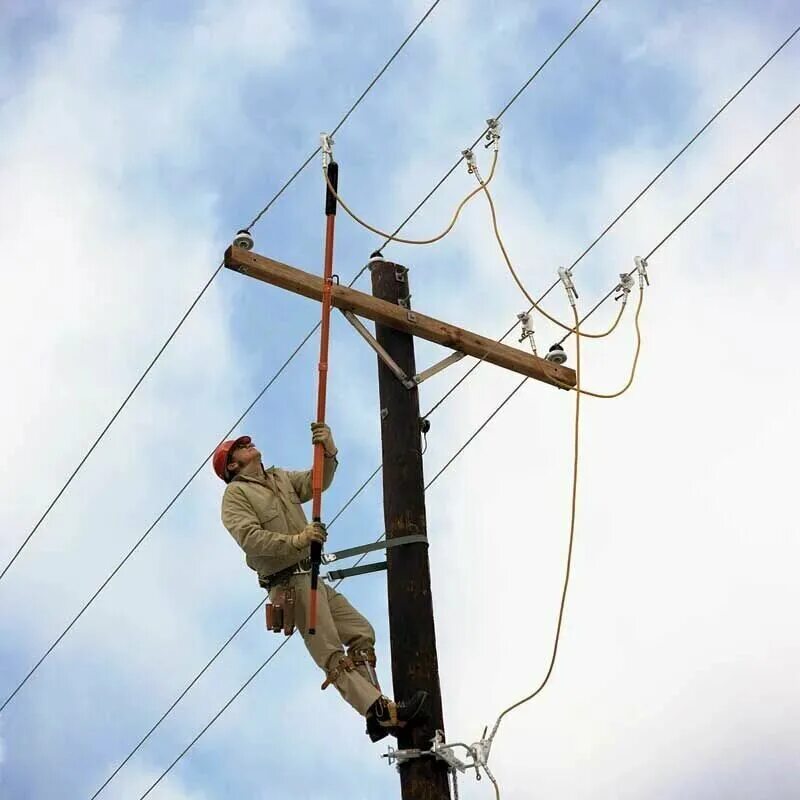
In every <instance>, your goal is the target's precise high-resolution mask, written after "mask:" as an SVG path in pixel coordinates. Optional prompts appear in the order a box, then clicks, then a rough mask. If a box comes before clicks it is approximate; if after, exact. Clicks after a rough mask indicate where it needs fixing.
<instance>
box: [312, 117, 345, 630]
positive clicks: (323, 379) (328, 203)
mask: <svg viewBox="0 0 800 800" xmlns="http://www.w3.org/2000/svg"><path fill="white" fill-rule="evenodd" d="M322 168H323V169H324V170H325V172H326V175H327V177H328V181H330V185H327V182H326V189H325V218H326V219H325V264H324V269H323V275H322V277H323V284H322V322H321V325H320V339H319V384H318V389H317V422H322V423H324V422H325V399H326V392H327V389H328V342H329V340H330V322H331V289H332V287H333V228H334V223H335V221H336V194H335V192H336V189H337V186H338V179H339V166H338V165H337V163H336V162H335V161H334V160H333V139H332V138H331V137H330V136H328V135H327V134H325V133H323V134H322ZM331 186H332V187H333V191H331ZM324 458H325V447H324V445H323V444H322V443H321V442H318V443H317V444H315V445H314V466H313V467H312V471H311V519H312V520H313V521H314V522H322V472H323V467H324ZM321 563H322V545H321V544H320V543H319V542H312V543H311V598H310V608H309V615H308V632H309V633H310V634H313V633H315V632H316V627H317V585H318V582H319V567H320V564H321Z"/></svg>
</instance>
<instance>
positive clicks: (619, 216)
mask: <svg viewBox="0 0 800 800" xmlns="http://www.w3.org/2000/svg"><path fill="white" fill-rule="evenodd" d="M798 32H800V26H798V27H797V28H795V29H794V30H793V31H792V32H791V33H790V34H789V35H788V36H787V37H786V39H784V40H783V42H781V44H779V45H778V47H777V48H776V49H775V50H773V52H772V53H771V54H770V56H769V57H768V58H767V59H766V61H764V62H763V63H762V64H761V66H759V67H758V69H756V71H755V72H754V73H753V74H752V75H751V76H750V77H749V78H748V79H747V80H746V81H745V82H744V83H743V84H742V85H741V86H740V87H739V88H738V89H737V90H736V91H735V92H734V93H733V94H732V95H731V96H730V97H729V98H728V99H727V100H726V101H725V102H724V103H723V104H722V105H721V106H720V107H719V108H718V109H717V111H716V112H714V114H713V115H712V116H711V117H710V118H709V120H708V121H707V122H706V123H705V125H703V126H702V127H701V128H700V129H699V130H698V131H697V133H695V134H694V136H692V138H691V139H689V141H688V142H686V144H685V145H684V146H683V147H681V149H680V150H678V152H677V153H675V155H674V156H672V158H671V159H670V160H669V161H668V162H667V163H666V164H665V165H664V166H663V167H662V168H661V169H660V170H659V171H658V172H657V173H656V174H655V175H654V176H653V178H652V179H651V180H650V181H649V182H648V183H647V184H646V185H645V186H643V187H642V189H641V190H640V191H639V193H638V194H637V195H636V196H635V197H634V198H633V199H632V200H631V201H630V203H628V205H626V206H625V208H623V209H622V210H621V211H620V212H619V213H618V214H617V216H616V217H614V219H612V220H611V222H609V223H608V225H606V227H605V228H603V230H602V231H600V233H599V234H598V235H597V237H596V238H595V239H594V240H593V241H592V242H590V243H589V245H588V246H587V247H586V249H585V250H584V251H583V252H582V253H581V254H580V255H579V256H578V257H577V258H576V259H575V260H574V261H573V262H572V263H571V264H570V265H569V267H568V269H570V270H571V269H574V268H575V267H576V266H577V265H578V264H580V262H581V261H583V259H584V258H585V257H586V256H587V255H589V253H591V251H592V250H593V249H594V248H595V246H596V245H598V244H599V243H600V242H601V241H602V239H603V238H605V236H606V234H607V233H609V231H611V229H612V228H613V227H614V226H615V225H616V224H617V223H618V222H619V221H620V220H621V219H622V218H623V217H624V216H625V215H626V214H627V213H628V212H629V211H630V210H631V209H632V208H633V207H634V206H635V205H636V203H638V202H639V200H641V198H642V197H644V195H645V194H647V192H648V191H649V190H650V189H651V188H652V187H653V186H654V185H655V184H656V183H657V182H658V181H659V180H660V179H661V177H662V176H663V175H664V174H665V173H666V172H667V171H669V169H670V168H671V167H672V165H673V164H674V163H675V162H676V161H677V160H678V159H679V158H680V157H681V156H682V155H683V154H684V153H685V152H686V151H687V150H688V149H689V148H690V147H691V146H692V145H693V144H694V143H695V142H696V141H697V140H698V139H699V138H700V137H701V136H702V135H703V134H704V133H705V132H706V130H707V129H708V128H709V127H710V126H711V125H712V124H713V123H714V122H715V121H716V119H717V117H719V116H720V115H721V114H722V113H723V112H724V111H725V110H726V109H727V108H728V106H729V105H730V104H731V103H732V102H733V101H734V100H736V98H737V97H738V96H739V95H740V94H741V93H742V92H743V91H744V90H745V89H746V88H747V87H748V86H749V85H750V84H751V83H752V82H753V81H754V80H755V79H756V78H757V77H758V76H759V75H760V74H761V72H762V71H763V70H764V69H765V68H766V67H767V66H768V65H769V64H770V62H771V61H772V60H773V59H774V58H775V57H776V56H777V55H778V54H779V53H780V52H781V51H782V50H783V49H784V47H786V45H788V44H789V42H791V41H792V39H794V37H795V36H796V35H797V33H798ZM558 283H559V281H558V280H555V281H553V283H552V284H550V286H549V288H548V289H547V291H546V292H545V293H544V294H543V295H542V296H541V297H540V298H539V299H538V300H537V301H536V302H537V303H541V302H542V300H544V299H545V298H546V297H547V296H548V295H549V294H550V292H552V291H553V289H555V288H556V286H558Z"/></svg>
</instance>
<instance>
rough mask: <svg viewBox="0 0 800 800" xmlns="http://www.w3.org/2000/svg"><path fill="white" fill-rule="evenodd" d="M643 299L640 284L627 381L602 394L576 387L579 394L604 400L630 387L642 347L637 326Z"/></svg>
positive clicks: (640, 335)
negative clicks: (632, 350) (615, 388)
mask: <svg viewBox="0 0 800 800" xmlns="http://www.w3.org/2000/svg"><path fill="white" fill-rule="evenodd" d="M643 301H644V289H643V288H642V287H641V286H640V287H639V303H638V305H637V306H636V315H635V316H634V318H633V322H634V326H635V327H636V353H635V354H634V356H633V364H632V365H631V374H630V377H629V378H628V382H627V383H626V384H625V385H624V386H623V387H622V388H621V389H620V390H619V391H618V392H612V393H611V394H602V393H600V392H590V391H589V390H588V389H577V391H579V392H580V393H581V394H585V395H588V396H589V397H600V398H602V399H605V400H610V399H611V398H614V397H619V396H620V395H621V394H624V393H625V392H627V391H628V389H630V388H631V384H632V383H633V379H634V377H635V375H636V365H637V364H638V363H639V352H640V351H641V349H642V332H641V330H640V328H639V314H641V312H642V303H643Z"/></svg>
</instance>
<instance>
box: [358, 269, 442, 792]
mask: <svg viewBox="0 0 800 800" xmlns="http://www.w3.org/2000/svg"><path fill="white" fill-rule="evenodd" d="M370 271H371V272H372V294H373V295H374V296H375V297H377V298H380V299H381V300H385V301H388V302H390V303H395V304H400V305H401V306H405V307H406V309H408V302H409V301H408V298H409V296H410V292H409V285H408V270H407V269H406V268H405V267H402V266H400V265H399V264H393V263H391V262H387V261H377V260H373V261H372V262H371V264H370ZM375 338H376V339H377V340H378V344H380V345H381V346H382V347H383V348H384V349H385V350H386V351H387V352H388V353H389V355H390V356H391V357H392V359H394V361H395V362H396V364H397V365H398V366H399V367H400V368H401V369H402V370H403V371H404V372H405V373H406V375H415V374H416V372H417V370H416V365H415V362H414V337H413V336H411V335H410V334H408V333H403V332H401V331H398V330H396V329H395V328H390V327H388V326H386V325H381V324H376V325H375ZM378 387H379V392H380V414H381V442H382V445H383V515H384V520H385V525H386V536H387V538H388V539H391V538H393V537H397V536H406V535H409V534H416V533H419V534H426V533H427V525H426V521H425V490H424V479H423V475H422V436H421V432H420V423H421V420H420V416H419V391H418V389H417V387H416V386H414V387H413V388H411V389H408V388H406V387H405V386H404V385H403V384H402V383H401V382H400V381H399V380H398V379H397V377H396V376H395V375H394V374H393V373H392V371H391V370H390V369H389V368H388V367H387V366H386V364H385V363H384V362H383V361H382V360H381V359H380V358H379V359H378ZM386 560H387V563H388V586H389V632H390V638H391V645H392V679H393V682H394V695H395V698H396V699H398V700H401V699H403V698H406V697H410V696H411V695H412V694H413V693H414V692H415V691H416V690H418V689H424V690H425V691H426V692H428V695H429V697H428V714H429V721H428V723H427V724H425V725H422V726H420V727H418V728H414V729H412V731H410V732H409V733H405V734H403V735H401V736H400V737H399V739H398V747H399V748H401V749H405V748H421V749H424V750H427V749H429V748H430V744H431V740H432V739H433V736H434V733H435V732H436V731H437V730H442V731H443V730H444V721H443V715H442V696H441V691H440V688H439V664H438V661H437V656H436V631H435V627H434V622H433V601H432V598H431V575H430V565H429V563H428V546H427V544H425V543H417V544H412V545H406V546H404V547H395V548H392V549H391V550H389V551H388V553H387V559H386ZM399 770H400V786H401V792H402V797H403V800H449V799H450V786H449V781H448V775H447V766H446V765H445V764H444V763H443V762H442V761H439V760H438V759H434V758H430V757H428V758H425V757H423V758H416V759H412V760H410V761H407V762H405V763H403V764H401V765H400V766H399Z"/></svg>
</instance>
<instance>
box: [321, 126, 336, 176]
mask: <svg viewBox="0 0 800 800" xmlns="http://www.w3.org/2000/svg"><path fill="white" fill-rule="evenodd" d="M319 139H320V145H319V146H320V149H321V150H322V169H324V170H327V169H328V167H329V166H330V163H331V161H333V136H331V135H330V134H329V133H321V134H320V135H319Z"/></svg>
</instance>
